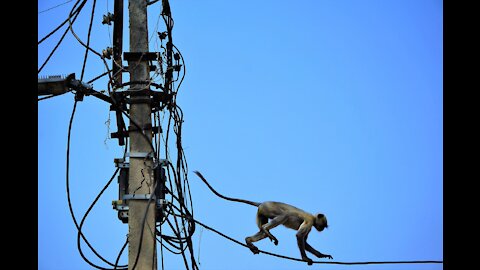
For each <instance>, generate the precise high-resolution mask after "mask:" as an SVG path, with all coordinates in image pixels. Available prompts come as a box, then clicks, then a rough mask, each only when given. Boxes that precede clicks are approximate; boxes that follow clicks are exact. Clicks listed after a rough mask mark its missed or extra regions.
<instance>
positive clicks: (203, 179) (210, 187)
mask: <svg viewBox="0 0 480 270" xmlns="http://www.w3.org/2000/svg"><path fill="white" fill-rule="evenodd" d="M193 172H194V173H195V174H196V175H198V177H200V179H202V181H203V182H205V184H207V186H208V188H209V189H210V190H211V191H212V192H213V193H215V195H217V196H218V197H220V198H222V199H225V200H229V201H233V202H241V203H246V204H250V205H253V206H259V205H260V203H257V202H252V201H248V200H242V199H235V198H230V197H226V196H223V195H222V194H220V193H218V192H217V191H216V190H215V189H213V187H212V186H210V184H209V183H208V182H207V179H205V177H203V175H202V174H201V173H200V172H199V171H193Z"/></svg>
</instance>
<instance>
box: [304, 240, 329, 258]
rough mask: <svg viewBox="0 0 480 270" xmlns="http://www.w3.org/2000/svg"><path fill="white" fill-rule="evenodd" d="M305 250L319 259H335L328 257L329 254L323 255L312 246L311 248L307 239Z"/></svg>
mask: <svg viewBox="0 0 480 270" xmlns="http://www.w3.org/2000/svg"><path fill="white" fill-rule="evenodd" d="M305 249H306V250H307V251H308V252H310V253H312V254H313V255H315V256H317V257H318V258H329V259H333V257H332V256H331V255H328V254H323V253H321V252H320V251H318V250H316V249H314V248H313V247H312V246H310V245H309V244H308V243H307V239H306V238H305Z"/></svg>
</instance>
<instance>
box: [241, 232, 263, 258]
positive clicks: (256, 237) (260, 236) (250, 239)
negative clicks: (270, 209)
mask: <svg viewBox="0 0 480 270" xmlns="http://www.w3.org/2000/svg"><path fill="white" fill-rule="evenodd" d="M266 237H267V235H266V234H265V233H264V232H263V231H259V232H257V233H256V234H254V235H252V236H249V237H247V238H245V242H246V243H247V246H248V247H249V248H250V250H251V251H252V252H253V254H258V253H259V251H258V248H257V247H256V246H255V245H253V244H252V243H253V242H257V241H260V240H262V239H264V238H266Z"/></svg>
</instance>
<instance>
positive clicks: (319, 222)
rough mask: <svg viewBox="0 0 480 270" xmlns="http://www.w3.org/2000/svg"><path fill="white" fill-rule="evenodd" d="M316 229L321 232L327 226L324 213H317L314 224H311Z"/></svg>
mask: <svg viewBox="0 0 480 270" xmlns="http://www.w3.org/2000/svg"><path fill="white" fill-rule="evenodd" d="M313 226H314V227H315V229H317V231H319V232H321V231H323V229H325V228H328V223H327V217H326V216H325V215H324V214H317V216H316V217H315V224H314V225H313Z"/></svg>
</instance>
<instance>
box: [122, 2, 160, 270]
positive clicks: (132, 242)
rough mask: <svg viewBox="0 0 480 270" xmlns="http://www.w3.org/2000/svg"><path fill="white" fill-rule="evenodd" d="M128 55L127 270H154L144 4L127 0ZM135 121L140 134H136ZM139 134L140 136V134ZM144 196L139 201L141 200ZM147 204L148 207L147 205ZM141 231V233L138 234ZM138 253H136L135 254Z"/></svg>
mask: <svg viewBox="0 0 480 270" xmlns="http://www.w3.org/2000/svg"><path fill="white" fill-rule="evenodd" d="M128 10H129V23H130V53H131V54H135V53H136V54H135V55H138V57H137V59H132V58H129V60H128V71H129V73H130V81H131V82H132V83H131V85H130V91H129V92H130V99H129V102H128V103H130V117H131V121H130V125H129V129H128V131H129V137H130V153H129V154H130V170H129V179H128V193H129V194H130V196H131V195H132V194H135V196H137V195H139V196H138V197H139V198H138V199H137V198H131V199H129V200H128V207H129V210H128V230H129V236H128V237H129V238H128V239H129V247H128V269H129V270H131V269H133V267H134V266H135V269H136V270H151V269H157V258H156V239H155V212H156V209H155V202H156V200H155V199H151V200H147V199H145V197H147V196H150V194H151V193H152V192H153V187H154V181H155V180H154V177H153V170H152V168H153V159H152V157H153V149H152V147H151V145H152V125H151V122H152V121H151V103H150V94H149V92H148V90H149V86H148V85H147V83H146V81H147V80H149V77H150V76H149V73H150V70H149V65H148V62H147V61H146V58H145V57H144V55H145V54H146V53H148V30H147V1H146V0H129V1H128ZM132 121H135V122H136V123H137V124H138V126H139V127H140V128H142V130H138V128H137V127H136V125H134V124H133V123H132ZM142 133H143V134H142ZM142 196H144V198H143V199H141V197H142ZM148 202H150V205H149V206H148V211H146V209H147V205H148ZM142 231H143V232H142ZM139 250H140V252H138V251H139Z"/></svg>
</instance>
